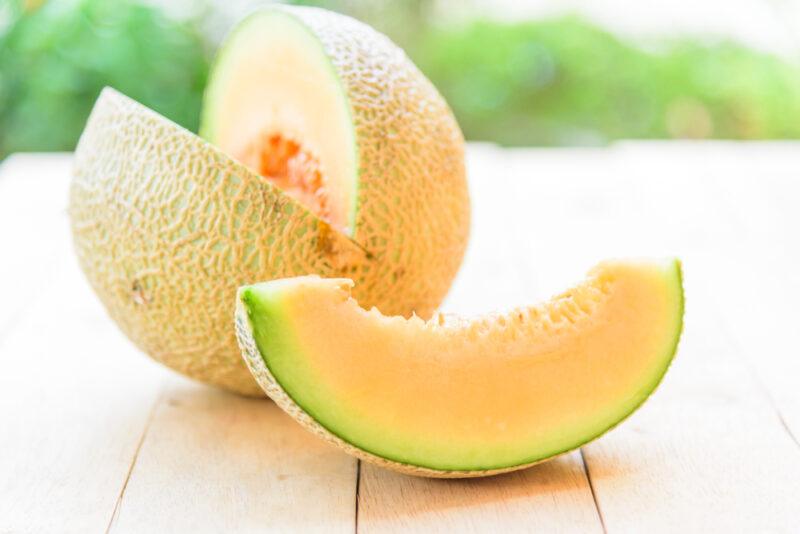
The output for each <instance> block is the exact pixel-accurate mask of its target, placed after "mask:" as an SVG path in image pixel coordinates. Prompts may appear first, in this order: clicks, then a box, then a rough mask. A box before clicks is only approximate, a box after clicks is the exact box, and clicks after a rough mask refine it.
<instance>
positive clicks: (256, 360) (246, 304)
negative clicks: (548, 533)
mask: <svg viewBox="0 0 800 534" xmlns="http://www.w3.org/2000/svg"><path fill="white" fill-rule="evenodd" d="M671 264H672V265H671V266H670V267H669V268H668V269H669V270H671V271H672V274H671V276H670V278H672V282H673V283H672V285H673V286H674V289H675V294H676V297H677V299H678V307H677V308H678V313H677V317H676V324H675V326H674V331H675V334H674V338H673V343H672V344H671V345H670V346H669V348H668V352H667V354H666V356H665V357H664V366H663V367H662V368H661V369H660V371H659V372H658V373H656V374H655V378H654V380H653V381H652V382H651V383H650V384H648V385H646V386H645V387H643V388H642V394H641V396H639V395H637V397H638V402H636V403H634V404H633V405H631V407H630V409H629V410H628V411H627V412H626V413H624V414H623V415H622V416H621V417H619V418H618V419H616V420H615V421H614V422H613V423H612V424H610V425H609V426H607V427H605V428H604V429H602V430H601V431H599V432H597V433H594V434H592V435H591V436H589V437H588V438H586V439H585V440H583V441H580V442H578V443H574V444H570V445H568V446H566V447H564V448H562V449H559V450H557V451H554V452H552V453H548V454H546V455H537V456H533V457H529V458H522V459H520V460H519V461H515V462H513V463H499V464H497V465H489V466H470V467H465V468H457V467H455V468H454V467H446V468H443V467H441V466H437V465H432V464H427V463H424V462H414V463H409V462H407V461H405V460H404V459H403V458H399V457H393V456H392V455H386V454H382V453H377V452H376V451H373V450H370V449H369V448H365V447H362V446H361V445H358V444H356V443H354V442H352V441H348V439H347V438H346V436H344V435H343V434H344V433H342V432H340V431H337V430H336V429H334V428H330V427H328V426H326V424H325V423H323V422H322V421H321V418H320V416H319V414H318V413H316V412H315V410H313V409H310V408H307V407H305V406H303V405H302V404H300V403H299V402H298V399H297V395H292V393H291V392H289V391H287V390H286V389H285V387H284V386H283V385H282V384H281V382H280V381H279V379H278V377H277V376H276V375H274V374H273V372H272V371H273V370H272V368H271V367H270V364H269V362H268V356H267V355H266V353H268V352H271V351H273V350H281V348H279V347H276V346H275V345H276V344H277V345H278V346H280V347H282V348H283V350H287V349H288V350H299V347H300V345H299V344H298V343H297V342H296V341H295V340H293V339H291V335H289V334H288V332H289V330H290V328H287V326H286V325H288V324H289V322H287V320H286V318H285V317H284V314H283V313H282V312H281V305H280V301H279V299H275V300H272V301H270V300H271V299H264V298H263V295H257V294H256V293H255V292H254V290H253V287H254V286H245V287H242V288H240V290H239V298H238V299H237V328H236V330H237V338H238V339H239V343H240V347H241V348H242V352H243V356H244V358H245V362H246V363H247V365H248V367H250V370H251V372H253V374H254V376H255V378H256V380H257V381H258V383H259V384H260V385H261V386H262V388H264V390H265V392H266V393H267V395H268V396H270V397H271V398H272V399H273V400H275V402H276V403H277V404H278V405H279V406H281V408H283V409H284V410H285V411H287V413H289V414H290V415H292V417H294V418H295V419H297V420H298V421H299V422H300V423H301V424H303V425H304V426H306V427H307V428H308V429H309V430H311V431H312V432H314V433H315V434H317V435H319V436H320V437H322V438H323V439H326V440H327V441H330V442H332V443H334V444H336V445H338V446H339V447H341V448H343V449H345V451H346V452H348V453H350V454H353V455H354V456H356V457H358V458H361V459H363V460H366V461H370V462H373V463H377V464H379V465H381V466H383V467H386V468H389V469H393V470H396V471H400V472H404V473H407V474H412V475H420V476H429V477H441V478H462V477H463V478H467V477H477V476H489V475H494V474H499V473H505V472H509V471H514V470H518V469H524V468H526V467H530V466H532V465H535V464H538V463H540V462H543V461H546V460H549V459H552V458H555V457H557V456H560V455H562V454H566V453H569V452H571V451H573V450H576V449H578V448H580V447H582V446H584V445H586V444H587V443H590V442H592V441H594V440H596V439H597V438H599V437H601V436H602V435H604V434H605V433H607V432H608V431H610V430H612V429H613V428H615V427H616V426H617V425H619V424H620V423H622V422H623V421H625V420H626V419H627V418H628V417H630V416H631V415H632V414H633V413H634V412H636V410H638V409H639V408H640V407H641V406H642V405H643V404H644V402H645V401H646V400H647V399H648V398H649V397H650V396H651V395H652V394H653V393H654V392H655V390H656V389H657V388H658V386H659V385H660V383H661V382H662V381H663V378H664V376H665V375H666V372H667V371H668V369H669V367H670V365H671V364H672V361H673V360H674V357H675V354H676V353H677V348H678V345H679V342H680V338H681V334H682V331H683V315H684V309H685V299H684V292H683V273H682V267H681V263H680V260H678V259H674V260H672V261H671ZM267 301H270V302H267ZM255 316H257V317H258V318H259V320H263V319H265V318H267V317H269V318H268V321H269V322H271V323H273V324H274V325H275V329H274V330H273V331H272V332H271V334H270V335H266V333H263V332H262V333H258V332H256V328H255V325H254V324H253V318H254V317H255ZM259 338H260V340H259ZM259 341H260V342H259ZM269 345H272V346H269ZM322 419H324V417H322Z"/></svg>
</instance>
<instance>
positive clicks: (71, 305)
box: [0, 143, 800, 533]
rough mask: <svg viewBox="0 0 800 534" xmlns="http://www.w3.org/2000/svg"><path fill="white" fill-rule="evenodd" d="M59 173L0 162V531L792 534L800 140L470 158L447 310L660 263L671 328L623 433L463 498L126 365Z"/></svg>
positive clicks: (64, 176)
mask: <svg viewBox="0 0 800 534" xmlns="http://www.w3.org/2000/svg"><path fill="white" fill-rule="evenodd" d="M69 164H70V158H69V156H68V155H17V156H13V157H11V158H9V159H8V160H6V162H5V163H3V165H2V167H0V243H1V244H2V248H1V249H0V250H1V251H2V252H0V533H17V532H37V533H38V532H80V533H85V532H106V531H110V532H184V531H191V532H269V531H276V532H291V531H297V532H312V531H319V532H353V531H360V532H405V531H417V532H426V533H427V532H448V533H449V532H503V533H510V532H532V531H535V532H581V533H583V532H603V531H605V532H648V533H652V532H704V533H708V532H726V533H727V532H790V533H791V532H800V443H799V441H798V437H800V328H798V326H797V323H798V321H800V310H798V306H797V303H798V302H800V240H798V238H797V235H798V233H800V210H798V208H797V207H796V206H797V204H798V202H799V201H800V171H798V169H800V144H792V143H775V144H750V145H747V144H733V143H696V144H687V143H669V144H668V143H624V144H620V145H616V146H614V147H612V148H609V149H561V150H501V149H498V148H495V147H492V146H488V145H473V146H471V147H470V152H469V171H470V186H471V192H472V198H473V203H474V219H473V237H472V241H471V244H470V249H469V251H468V253H467V259H466V261H465V264H464V267H463V269H462V271H461V273H460V274H459V277H458V279H457V281H456V283H455V285H454V287H453V290H452V292H451V294H450V296H449V298H448V300H447V302H446V303H445V306H444V308H445V309H446V310H447V311H454V312H462V313H467V314H474V313H480V312H485V311H490V310H492V309H498V308H506V307H508V306H512V305H520V304H527V303H531V302H533V301H535V300H538V299H541V298H545V297H547V296H548V295H550V294H552V293H554V292H555V291H557V290H559V289H561V288H564V287H566V286H568V285H570V284H572V283H573V282H575V281H577V280H578V279H579V278H580V277H581V276H582V275H583V274H584V272H585V271H586V269H588V268H589V267H590V266H592V265H593V264H594V263H595V262H596V261H598V260H600V259H602V258H605V257H613V256H653V255H655V256H664V255H679V256H680V257H681V258H682V259H683V260H684V270H685V277H686V280H685V282H686V292H687V314H686V327H685V334H684V338H683V340H682V342H681V346H680V350H679V353H678V357H677V360H676V362H675V365H673V367H672V369H671V371H670V372H669V374H668V375H667V377H666V380H665V382H664V384H663V386H662V387H661V388H660V389H659V390H658V392H657V393H656V394H655V395H654V396H653V398H652V399H651V400H650V401H649V402H648V403H647V404H646V405H645V406H644V407H643V408H642V409H641V410H640V411H639V412H638V413H637V414H635V415H634V416H633V417H632V418H631V419H630V420H629V421H627V422H626V423H625V424H623V425H622V426H620V427H619V428H617V429H616V430H614V431H612V432H611V433H609V434H608V435H606V436H605V437H603V438H602V439H600V440H599V441H597V442H595V443H593V444H590V445H589V446H587V447H584V448H583V449H582V450H580V451H576V452H574V453H572V454H570V455H567V456H564V457H561V458H558V459H556V460H554V461H552V462H549V463H546V464H543V465H540V466H536V467H534V468H531V469H529V470H526V471H522V472H518V473H513V474H509V475H502V476H498V477H493V478H489V479H482V480H468V481H442V480H424V479H416V478H409V477H406V476H402V475H397V474H394V473H390V472H387V471H383V470H381V469H378V468H375V467H372V466H370V465H366V464H359V463H358V462H356V461H355V460H353V459H351V458H349V457H347V456H345V455H343V454H341V453H339V452H337V451H336V450H334V449H332V448H330V447H328V446H327V445H324V444H322V443H319V442H318V441H317V440H316V439H314V438H313V437H312V436H311V435H310V434H307V433H306V432H305V431H303V430H302V429H301V428H300V427H299V426H298V425H296V424H295V423H294V422H293V421H292V420H290V419H289V418H288V417H287V416H285V415H284V414H283V413H282V412H280V411H279V410H278V409H277V408H276V407H275V406H274V405H273V404H272V403H270V402H268V401H259V400H248V399H242V398H239V397H236V396H233V395H229V394H226V393H223V392H220V391H216V390H213V389H210V388H207V387H204V386H202V385H198V384H195V383H192V382H190V381H188V380H186V379H183V378H181V377H179V376H176V375H174V374H173V373H171V372H170V371H168V370H166V369H164V368H162V367H160V366H158V365H157V364H155V363H153V362H151V361H150V360H149V359H148V358H146V357H145V356H143V355H142V354H141V353H139V352H138V351H137V350H136V349H135V348H134V347H132V346H131V344H130V343H129V342H128V341H127V340H126V339H125V338H124V336H123V335H122V334H120V333H119V332H118V330H117V329H116V327H115V326H114V325H113V324H112V322H111V321H110V320H109V319H108V318H107V317H106V316H105V314H104V312H103V309H102V307H101V305H100V304H99V302H98V301H97V299H96V298H95V297H94V295H93V294H92V293H91V291H90V289H89V287H88V286H87V284H86V282H85V281H84V279H83V278H82V275H81V273H80V272H79V269H78V268H77V265H76V262H75V260H74V258H73V256H72V253H71V250H70V242H69V232H68V227H67V218H66V214H65V211H64V208H65V205H66V191H67V185H68V179H69Z"/></svg>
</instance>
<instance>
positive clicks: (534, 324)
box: [239, 260, 683, 471]
mask: <svg viewBox="0 0 800 534" xmlns="http://www.w3.org/2000/svg"><path fill="white" fill-rule="evenodd" d="M351 285H352V282H350V281H349V280H347V279H322V278H318V277H313V276H311V277H298V278H291V279H283V280H276V281H271V282H266V283H262V284H256V285H252V286H246V287H244V288H241V289H240V291H239V313H240V315H241V317H240V321H243V322H245V323H246V327H245V330H247V331H248V332H249V334H248V333H246V334H244V336H245V337H246V336H247V335H252V337H253V340H254V342H255V346H257V349H258V353H259V355H260V357H261V359H262V360H263V364H264V366H265V368H264V369H259V366H260V363H261V362H258V361H256V362H249V365H250V366H251V370H253V371H254V374H255V375H256V377H257V378H259V376H260V377H261V378H260V382H261V385H262V387H265V388H266V386H269V385H270V384H267V383H265V379H264V376H265V375H266V376H267V379H266V382H272V381H273V380H274V384H271V385H272V386H273V387H272V390H271V391H270V389H267V393H269V394H270V395H271V396H273V397H276V396H277V397H280V396H281V395H284V394H285V395H286V396H287V397H288V400H289V401H290V404H293V405H296V406H297V407H299V409H300V410H299V413H300V414H301V419H302V418H304V417H305V415H303V412H304V414H307V415H308V416H310V418H311V419H313V422H312V425H314V424H318V425H319V426H320V427H322V428H323V429H325V430H326V431H327V432H330V433H331V434H333V435H334V436H336V437H338V438H340V439H341V440H343V441H344V442H346V443H347V444H350V445H352V446H354V447H355V448H356V449H358V450H360V451H365V452H366V453H368V454H369V455H374V456H375V457H378V458H381V459H386V460H389V461H390V462H396V463H397V464H403V465H408V466H419V467H423V468H427V469H430V470H442V471H449V470H461V471H491V470H498V469H506V468H510V467H514V466H522V465H528V464H531V463H534V462H537V461H540V460H543V459H546V458H549V457H552V456H554V455H557V454H559V453H562V452H565V451H569V450H571V449H574V448H577V447H579V446H580V445H582V444H584V443H586V442H588V441H590V440H592V439H593V438H595V437H597V436H599V435H601V434H602V433H604V432H605V431H606V430H608V429H610V428H611V427H613V426H614V425H616V424H617V423H619V422H620V421H621V420H622V419H624V418H625V417H626V416H628V415H629V414H630V413H631V412H633V411H634V410H635V409H636V408H637V407H638V406H639V405H640V404H641V403H642V402H643V401H644V400H645V399H646V398H647V397H648V396H649V395H650V394H651V393H652V391H653V390H654V389H655V387H656V386H657V384H658V383H659V382H660V381H661V378H662V377H663V375H664V373H665V372H666V370H667V368H668V366H669V363H670V361H671V360H672V357H673V355H674V353H675V350H676V346H677V343H678V339H679V337H680V332H681V326H682V317H683V290H682V282H681V269H680V263H679V262H678V261H677V260H668V261H611V262H605V263H602V264H600V265H599V266H597V267H596V268H595V269H593V270H592V271H591V272H590V273H589V275H588V277H587V278H586V280H585V281H583V282H582V283H581V284H579V285H577V286H575V287H574V288H572V289H571V290H569V291H567V292H565V293H563V294H561V295H558V296H556V297H554V298H552V299H551V300H550V301H548V302H546V303H544V304H540V305H538V306H532V307H529V308H524V309H516V310H513V311H511V312H508V313H505V314H502V315H489V316H485V317H482V318H478V319H474V320H467V319H461V318H457V317H446V316H437V317H434V318H433V319H431V320H430V321H427V322H425V321H422V320H421V319H419V318H416V317H414V318H411V319H408V320H407V319H404V318H402V317H386V316H383V315H381V314H380V313H379V312H378V311H377V310H375V309H373V310H371V311H367V310H364V309H362V308H361V307H360V306H359V305H358V303H357V302H356V301H355V300H354V299H352V298H350V296H349V294H350V287H351ZM239 335H240V343H242V339H241V338H242V336H243V334H242V333H241V332H240V334H239ZM245 344H246V340H245V343H242V345H243V347H244V345H245ZM274 386H277V388H276V387H274ZM276 400H279V404H281V405H283V406H284V407H286V403H285V402H283V403H282V402H280V399H276ZM284 400H286V399H284ZM295 415H296V414H295ZM306 419H307V418H306ZM390 467H391V466H390Z"/></svg>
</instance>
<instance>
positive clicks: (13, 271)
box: [0, 154, 72, 339]
mask: <svg viewBox="0 0 800 534" xmlns="http://www.w3.org/2000/svg"><path fill="white" fill-rule="evenodd" d="M71 161H72V156H71V155H70V154H47V155H33V154H17V155H13V156H10V157H8V158H7V159H6V160H5V161H4V162H3V164H2V166H0V243H2V250H3V252H2V253H0V258H2V260H0V295H2V306H0V339H2V336H3V334H4V332H6V331H8V330H9V329H10V328H11V325H12V323H13V322H14V321H15V320H16V319H18V318H19V317H20V311H21V310H22V309H23V307H24V306H25V304H26V303H29V302H30V300H31V295H32V293H34V292H35V291H37V289H38V287H40V286H42V285H43V282H44V281H46V280H48V279H49V278H50V277H51V276H52V274H53V272H54V270H55V268H56V264H55V262H54V261H53V258H54V257H55V255H56V253H57V250H58V249H59V247H62V246H63V245H65V244H66V243H67V242H68V240H69V239H68V238H67V241H64V238H65V235H66V234H65V233H64V232H57V231H54V230H56V229H57V224H64V221H65V217H64V210H65V208H66V205H67V186H68V184H69V180H68V179H67V174H68V168H69V165H70V164H71ZM57 221H58V222H57ZM59 240H60V241H61V242H59Z"/></svg>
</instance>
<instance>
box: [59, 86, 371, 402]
mask: <svg viewBox="0 0 800 534" xmlns="http://www.w3.org/2000/svg"><path fill="white" fill-rule="evenodd" d="M69 214H70V219H71V224H72V235H73V243H74V247H75V251H76V253H77V256H78V260H79V263H80V265H81V267H82V268H83V271H84V273H85V274H86V277H87V278H88V280H89V283H90V284H91V286H92V288H93V289H94V290H95V292H96V293H97V295H98V296H99V297H100V300H101V301H102V302H103V304H104V305H105V307H106V309H107V310H108V313H109V314H110V315H111V317H112V318H113V319H114V320H115V321H116V323H117V324H118V325H119V327H120V328H121V329H122V331H123V332H124V333H125V334H126V335H127V336H128V337H129V338H130V339H131V340H132V341H133V342H134V343H135V344H136V345H137V346H138V347H140V348H141V349H142V350H143V351H144V352H146V353H147V354H149V355H150V356H151V357H153V358H154V359H155V360H157V361H159V362H161V363H163V364H164V365H166V366H168V367H170V368H172V369H175V370H176V371H179V372H181V373H183V374H186V375H187V376H190V377H192V378H195V379H197V380H200V381H202V382H206V383H209V384H213V385H216V386H220V387H223V388H226V389H229V390H232V391H236V392H239V393H242V394H245V395H258V396H262V395H263V392H262V391H261V389H260V388H259V387H258V385H257V384H256V383H255V382H254V381H253V378H252V376H251V375H250V373H249V372H248V370H247V368H246V366H245V365H244V363H243V362H242V358H241V354H240V351H239V349H238V346H237V344H236V338H235V335H234V332H233V329H232V328H231V306H230V304H231V302H233V299H234V297H235V295H236V288H237V287H238V286H240V285H242V284H244V283H248V282H252V281H254V280H262V279H272V278H280V277H283V276H296V275H300V274H312V273H325V275H327V276H348V275H352V273H354V272H356V273H357V272H359V271H358V269H359V268H361V267H362V266H364V265H368V264H369V263H371V260H369V259H368V258H367V257H366V255H365V254H364V252H363V250H362V249H361V247H359V246H357V245H356V244H354V243H353V242H352V241H351V240H350V239H348V238H347V237H346V236H344V235H343V234H340V233H339V232H337V231H335V230H334V229H332V228H331V227H330V226H329V225H328V224H327V223H325V222H324V221H322V220H320V219H319V218H317V217H316V216H315V215H314V214H312V213H311V212H309V211H308V210H306V209H305V208H304V207H303V206H302V205H300V204H299V203H298V202H297V201H295V200H294V199H292V198H291V197H289V196H288V195H286V194H284V193H283V192H281V191H280V190H279V189H278V188H276V187H274V186H273V185H271V184H270V183H268V182H267V181H265V180H264V179H263V178H261V177H260V176H258V175H256V174H255V173H253V172H252V171H251V170H250V169H248V168H246V167H244V166H243V165H241V164H239V163H237V162H236V161H234V160H232V159H231V158H229V157H227V156H226V155H225V154H223V153H222V152H221V151H220V150H218V149H217V148H215V147H214V146H212V145H210V144H209V143H207V142H206V141H204V140H202V139H200V138H199V137H197V136H196V135H194V134H192V133H191V132H189V131H187V130H185V129H183V128H181V127H179V126H178V125H176V124H174V123H172V122H170V121H168V120H167V119H165V118H164V117H162V116H160V115H158V114H157V113H155V112H153V111H151V110H149V109H147V108H146V107H144V106H142V105H141V104H138V103H137V102H135V101H133V100H131V99H129V98H128V97H126V96H124V95H122V94H120V93H118V92H116V91H114V90H112V89H105V90H103V92H102V94H101V95H100V97H99V99H98V101H97V103H96V104H95V107H94V109H93V111H92V114H91V116H90V118H89V121H88V123H87V126H86V129H85V130H84V133H83V135H82V136H81V140H80V142H79V144H78V148H77V150H76V153H75V162H74V169H73V180H72V185H71V189H70V202H69ZM348 273H349V274H348ZM189 310H191V312H190V311H189Z"/></svg>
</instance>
